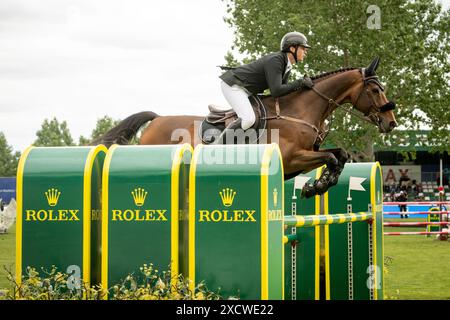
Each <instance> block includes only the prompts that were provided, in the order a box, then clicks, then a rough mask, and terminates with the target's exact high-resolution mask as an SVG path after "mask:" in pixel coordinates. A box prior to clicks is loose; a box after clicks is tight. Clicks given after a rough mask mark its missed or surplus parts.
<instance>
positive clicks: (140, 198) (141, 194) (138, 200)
mask: <svg viewBox="0 0 450 320" xmlns="http://www.w3.org/2000/svg"><path fill="white" fill-rule="evenodd" d="M131 194H132V195H133V199H134V203H135V204H136V205H137V206H138V207H140V206H142V205H143V204H144V202H145V197H147V194H148V192H147V191H145V190H144V189H143V188H137V189H134V191H131Z"/></svg>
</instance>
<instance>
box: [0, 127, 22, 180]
mask: <svg viewBox="0 0 450 320" xmlns="http://www.w3.org/2000/svg"><path fill="white" fill-rule="evenodd" d="M19 158H20V152H18V151H16V152H14V151H13V148H12V146H10V145H8V142H7V141H6V137H5V135H4V134H3V132H0V177H12V176H15V175H16V170H17V164H18V162H19Z"/></svg>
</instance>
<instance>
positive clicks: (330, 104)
mask: <svg viewBox="0 0 450 320" xmlns="http://www.w3.org/2000/svg"><path fill="white" fill-rule="evenodd" d="M379 61H380V59H379V58H378V57H376V58H375V59H374V60H373V61H372V62H371V64H370V65H369V67H367V68H345V69H339V70H335V71H331V72H326V73H323V74H321V75H318V76H314V77H312V78H311V79H312V80H313V82H314V86H313V88H312V89H311V90H298V91H294V92H292V93H290V94H288V95H285V96H283V97H279V98H277V99H275V98H274V97H272V96H265V97H264V98H262V103H263V104H264V105H265V107H266V110H267V117H266V118H265V119H266V120H267V126H266V132H267V139H268V141H271V132H272V130H273V129H278V130H279V131H278V135H279V136H278V137H277V138H278V139H279V140H278V141H277V142H278V144H279V147H280V151H281V155H282V159H283V167H284V174H285V176H284V177H285V179H290V178H292V177H295V176H297V175H298V174H300V173H307V172H309V171H311V170H314V169H316V168H318V167H321V166H323V165H324V164H325V165H326V168H325V170H323V171H322V174H321V176H320V177H319V178H318V179H316V180H315V181H314V182H313V183H308V184H306V185H305V186H304V187H303V189H302V194H301V196H302V197H305V198H309V197H312V196H314V195H320V194H323V193H325V192H326V191H327V190H328V188H329V187H331V186H333V185H335V184H336V183H337V181H338V178H339V175H340V174H341V172H342V170H343V168H344V165H345V163H346V162H347V160H348V158H349V154H348V153H347V152H346V151H345V150H343V149H341V148H336V149H324V150H319V147H320V144H321V143H322V142H323V140H324V136H326V133H327V130H326V129H325V127H326V122H325V121H326V119H327V118H329V117H330V115H331V114H332V113H333V112H334V111H335V110H336V109H337V108H339V107H342V108H344V109H346V110H347V111H349V112H353V114H354V115H356V116H359V117H360V118H361V119H364V120H366V121H368V122H370V123H371V124H373V125H375V126H376V127H378V129H379V132H380V133H388V132H391V131H392V130H393V129H394V128H395V127H396V126H397V121H396V119H395V115H394V112H393V110H394V109H395V103H394V102H393V101H389V100H388V99H387V98H386V95H385V93H384V88H383V86H382V84H381V83H380V81H379V79H378V76H377V75H376V70H377V68H378V65H379ZM344 103H350V104H351V105H352V106H353V108H354V109H356V110H358V111H359V113H357V112H355V111H354V110H351V109H347V108H346V107H344V106H343V104H344ZM280 110H281V111H280ZM361 114H362V115H361ZM203 119H204V117H201V116H191V115H183V116H159V115H157V114H156V113H154V112H151V111H144V112H139V113H136V114H133V115H131V116H129V117H128V118H126V119H124V120H123V121H122V122H120V123H119V124H118V125H117V126H116V127H114V128H112V129H111V130H109V131H108V132H106V133H105V134H104V135H103V136H102V137H100V138H99V139H97V140H96V141H95V142H94V144H97V143H103V144H105V145H106V146H107V147H109V146H110V145H111V144H113V143H117V144H128V143H129V141H130V140H131V139H132V138H133V137H134V136H135V135H136V133H137V132H138V131H139V129H140V128H141V127H142V126H143V125H145V124H146V123H148V122H149V121H151V122H150V124H149V125H148V126H147V127H146V128H145V130H144V131H143V132H142V134H141V137H140V140H139V144H141V145H149V144H150V145H157V144H159V145H161V144H163V145H164V144H179V143H185V142H188V143H190V144H191V145H192V146H193V147H195V145H196V144H198V143H201V140H199V139H197V138H196V134H197V132H196V131H195V123H196V122H197V123H198V122H201V121H202V120H203ZM180 130H181V131H180ZM176 132H178V134H174V133H176ZM180 132H181V134H180Z"/></svg>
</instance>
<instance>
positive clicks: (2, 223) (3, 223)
mask: <svg viewBox="0 0 450 320" xmlns="http://www.w3.org/2000/svg"><path fill="white" fill-rule="evenodd" d="M16 209H17V203H16V200H15V199H14V198H13V199H11V201H10V202H9V205H8V206H7V207H5V210H3V211H1V212H0V233H6V231H8V229H9V228H10V227H11V226H12V225H13V224H14V222H15V221H16Z"/></svg>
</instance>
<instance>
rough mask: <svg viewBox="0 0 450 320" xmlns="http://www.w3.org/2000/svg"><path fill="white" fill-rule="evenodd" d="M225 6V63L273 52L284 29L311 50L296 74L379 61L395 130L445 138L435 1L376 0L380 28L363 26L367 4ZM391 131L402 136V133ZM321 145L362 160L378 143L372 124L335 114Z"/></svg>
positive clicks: (449, 116) (267, 0)
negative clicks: (228, 33) (228, 42)
mask: <svg viewBox="0 0 450 320" xmlns="http://www.w3.org/2000/svg"><path fill="white" fill-rule="evenodd" d="M223 1H224V2H225V3H226V5H227V16H226V17H225V21H226V22H227V23H228V25H229V26H230V27H232V29H233V30H234V34H235V39H234V43H233V46H232V48H231V52H229V53H228V54H227V56H226V57H225V59H226V61H227V63H228V64H229V65H236V64H239V63H238V62H237V61H236V60H237V58H236V57H237V56H244V58H243V59H242V60H243V61H241V62H244V63H245V62H248V61H251V60H253V59H255V58H258V57H260V56H262V55H264V54H267V53H269V52H273V51H277V50H279V45H280V40H281V38H282V36H283V35H284V34H285V33H287V32H290V31H299V32H302V33H304V34H305V35H306V36H307V37H308V42H309V43H310V45H312V46H313V48H312V49H311V50H310V51H309V52H308V55H307V57H306V59H305V60H304V63H302V64H298V65H296V66H295V68H294V70H293V75H294V76H296V77H298V76H300V74H304V73H306V74H308V75H310V76H311V75H314V74H318V73H322V72H325V71H331V70H335V69H339V68H343V67H366V66H368V64H369V63H370V61H371V60H372V59H373V58H374V57H375V56H380V57H381V63H380V67H379V68H378V71H377V73H378V75H379V76H380V79H381V81H382V82H383V83H384V84H386V85H387V86H386V89H387V91H386V94H387V96H388V97H389V98H392V99H393V100H394V101H395V102H396V103H397V110H396V111H395V112H396V116H397V121H398V122H399V124H400V125H401V127H400V129H413V130H414V129H415V130H417V129H419V128H423V127H424V126H425V125H427V126H429V128H431V130H432V133H431V136H433V137H435V138H436V137H439V138H440V139H441V140H442V141H449V140H450V133H449V132H450V131H449V129H450V128H449V127H448V126H449V124H450V112H449V111H450V108H449V104H448V101H450V91H449V84H450V37H449V30H450V11H449V10H447V11H444V10H443V9H442V6H441V5H440V4H439V3H438V2H437V1H434V0H417V1H409V0H379V1H377V2H376V5H377V6H378V7H379V9H380V10H379V11H380V19H379V21H380V23H381V24H380V28H379V29H374V28H369V27H368V20H370V19H371V15H372V14H373V13H371V12H370V11H369V13H367V9H368V7H369V6H370V5H372V4H374V3H372V2H370V1H361V0H330V1H314V0H301V1H288V0H277V1H273V0H223ZM372 20H373V19H372ZM372 20H370V21H372ZM375 20H376V19H375ZM418 111H420V112H418ZM443 129H444V130H443ZM349 131H350V132H351V134H348V133H349ZM395 133H396V136H397V137H401V136H402V131H401V130H396V131H395ZM392 137H393V135H391V136H388V137H387V138H388V139H394V138H392ZM326 142H327V143H332V144H334V145H337V146H339V147H343V148H345V149H347V150H348V151H350V152H352V153H354V155H355V156H357V158H358V159H364V160H370V159H373V154H370V152H369V153H368V148H367V145H368V144H369V145H370V146H372V145H373V144H374V143H378V144H382V143H383V142H382V139H381V137H380V134H379V133H378V131H377V130H376V128H375V127H373V126H371V125H368V124H365V123H363V122H361V121H360V120H358V119H356V118H352V119H351V121H348V117H347V115H345V113H344V112H340V111H337V112H336V113H335V116H334V120H333V130H332V132H331V133H330V135H329V136H328V138H327V141H326ZM391 142H392V144H395V143H396V141H395V140H391ZM449 145H450V144H448V143H443V144H442V146H441V151H443V150H449ZM369 149H370V148H369ZM435 151H439V150H435ZM358 153H360V155H359V156H358V155H357V154H358Z"/></svg>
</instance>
